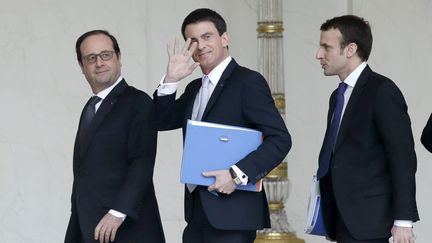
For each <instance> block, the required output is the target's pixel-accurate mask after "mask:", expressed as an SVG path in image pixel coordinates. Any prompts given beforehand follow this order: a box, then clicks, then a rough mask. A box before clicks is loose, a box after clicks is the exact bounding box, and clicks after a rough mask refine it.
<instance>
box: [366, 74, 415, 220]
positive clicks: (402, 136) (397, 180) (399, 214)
mask: <svg viewBox="0 0 432 243" xmlns="http://www.w3.org/2000/svg"><path fill="white" fill-rule="evenodd" d="M407 109H408V108H407V105H406V103H405V100H404V98H403V95H402V93H401V92H400V90H399V89H398V88H397V87H396V85H394V84H393V83H392V82H385V83H383V84H382V85H380V86H379V88H378V91H377V95H376V101H375V109H374V113H375V117H376V121H375V122H376V126H377V129H378V131H379V135H380V138H381V139H382V141H383V144H384V147H385V151H386V154H387V159H388V162H389V170H390V173H391V178H392V187H393V205H394V209H393V210H394V217H395V219H396V220H412V221H417V220H418V219H417V216H416V215H418V214H417V206H416V200H415V191H416V186H415V173H416V170H417V159H416V154H415V150H414V140H413V135H412V131H411V122H410V118H409V116H408V112H407Z"/></svg>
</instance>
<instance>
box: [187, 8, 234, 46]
mask: <svg viewBox="0 0 432 243" xmlns="http://www.w3.org/2000/svg"><path fill="white" fill-rule="evenodd" d="M203 21H210V22H212V23H213V24H214V25H215V27H216V29H217V31H218V32H219V35H220V36H221V35H223V33H225V32H226V31H227V26H226V23H225V20H224V19H223V18H222V16H221V15H220V14H218V13H217V12H216V11H214V10H211V9H208V8H199V9H195V10H194V11H192V12H191V13H190V14H189V15H188V16H186V18H185V19H184V20H183V24H182V27H181V32H182V35H183V38H184V39H185V40H186V36H185V29H186V26H187V25H189V24H195V23H198V22H203Z"/></svg>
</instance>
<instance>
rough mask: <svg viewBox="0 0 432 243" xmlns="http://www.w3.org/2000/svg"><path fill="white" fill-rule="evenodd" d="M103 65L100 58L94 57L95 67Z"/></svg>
mask: <svg viewBox="0 0 432 243" xmlns="http://www.w3.org/2000/svg"><path fill="white" fill-rule="evenodd" d="M102 64H104V61H103V60H102V58H101V57H100V56H96V66H102Z"/></svg>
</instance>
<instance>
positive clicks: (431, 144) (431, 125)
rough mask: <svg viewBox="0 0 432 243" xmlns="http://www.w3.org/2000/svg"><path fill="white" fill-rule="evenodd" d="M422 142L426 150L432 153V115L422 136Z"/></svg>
mask: <svg viewBox="0 0 432 243" xmlns="http://www.w3.org/2000/svg"><path fill="white" fill-rule="evenodd" d="M421 142H422V144H423V145H424V146H425V148H426V149H427V150H428V151H429V152H431V153H432V114H431V115H430V117H429V120H428V121H427V123H426V127H425V128H424V129H423V133H422V135H421Z"/></svg>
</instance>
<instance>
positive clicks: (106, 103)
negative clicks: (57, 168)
mask: <svg viewBox="0 0 432 243" xmlns="http://www.w3.org/2000/svg"><path fill="white" fill-rule="evenodd" d="M126 87H127V84H126V81H125V80H124V79H123V80H122V81H120V83H118V84H117V85H116V86H115V87H114V89H113V90H111V92H110V93H109V94H108V96H107V97H105V99H103V101H102V104H101V105H100V107H99V109H98V110H97V112H96V114H95V116H94V118H93V120H92V122H91V124H90V127H89V129H88V133H87V134H86V135H85V137H84V139H83V141H82V144H80V152H81V153H80V154H81V158H82V157H84V155H85V153H86V152H87V149H88V146H89V145H90V142H91V140H92V139H93V137H94V135H95V133H96V131H97V130H98V127H99V126H100V125H101V123H102V121H103V120H104V119H105V117H106V116H107V115H108V114H109V112H110V111H111V109H112V107H113V106H114V105H115V103H116V102H117V98H118V96H120V95H121V94H123V92H124V91H125V89H126Z"/></svg>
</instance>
